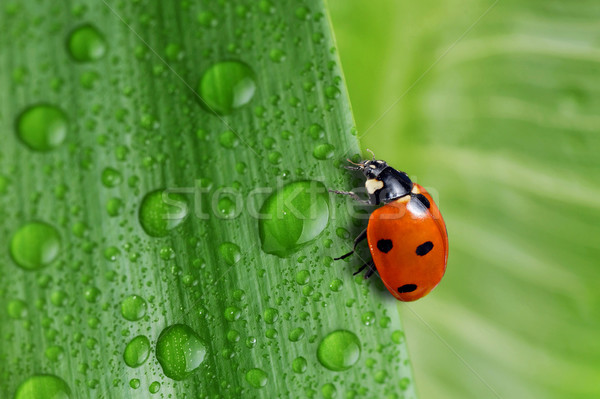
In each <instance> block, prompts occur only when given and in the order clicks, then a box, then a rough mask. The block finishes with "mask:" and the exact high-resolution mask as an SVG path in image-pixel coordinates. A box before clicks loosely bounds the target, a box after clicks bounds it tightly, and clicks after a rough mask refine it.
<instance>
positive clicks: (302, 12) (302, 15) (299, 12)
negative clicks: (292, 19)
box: [296, 6, 310, 20]
mask: <svg viewBox="0 0 600 399" xmlns="http://www.w3.org/2000/svg"><path fill="white" fill-rule="evenodd" d="M309 16H310V10H309V9H308V8H307V7H305V6H301V7H298V8H296V17H298V19H301V20H307V19H308V17H309Z"/></svg>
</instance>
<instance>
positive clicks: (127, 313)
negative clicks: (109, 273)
mask: <svg viewBox="0 0 600 399" xmlns="http://www.w3.org/2000/svg"><path fill="white" fill-rule="evenodd" d="M146 308H147V305H146V301H145V300H144V298H142V297H141V296H138V295H130V296H128V297H127V298H125V299H123V302H121V315H122V316H123V317H124V318H125V319H127V320H130V321H136V320H139V319H141V318H142V317H144V316H145V315H146Z"/></svg>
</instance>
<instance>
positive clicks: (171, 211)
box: [139, 190, 188, 237]
mask: <svg viewBox="0 0 600 399" xmlns="http://www.w3.org/2000/svg"><path fill="white" fill-rule="evenodd" d="M163 193H164V197H165V198H164V199H163ZM187 216H188V207H187V202H186V199H185V197H184V196H182V195H181V194H177V193H167V192H165V191H164V190H155V191H151V192H149V193H148V194H146V196H145V197H144V199H143V200H142V205H141V206H140V213H139V220H140V223H141V225H142V228H143V229H144V231H145V232H146V233H147V234H148V235H150V236H152V237H165V236H166V235H168V234H169V231H171V230H173V229H174V228H176V227H177V226H179V225H180V224H181V223H182V222H183V221H184V220H185V219H186V217H187Z"/></svg>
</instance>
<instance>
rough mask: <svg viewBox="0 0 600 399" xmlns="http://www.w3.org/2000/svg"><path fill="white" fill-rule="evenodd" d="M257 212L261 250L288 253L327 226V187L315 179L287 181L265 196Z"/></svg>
mask: <svg viewBox="0 0 600 399" xmlns="http://www.w3.org/2000/svg"><path fill="white" fill-rule="evenodd" d="M260 213H261V215H263V217H261V218H259V235H260V239H261V242H262V249H263V251H265V252H266V253H270V254H274V255H277V256H279V257H286V256H289V255H291V254H293V253H294V252H297V251H299V250H300V249H301V248H302V247H304V246H305V245H307V244H309V243H310V242H312V241H313V240H315V239H316V238H317V237H318V236H319V235H320V234H321V232H322V231H323V230H324V229H325V227H326V226H327V223H328V221H329V196H328V193H327V189H326V188H325V186H324V185H323V184H322V183H320V182H317V181H299V182H294V183H290V184H288V185H286V186H284V187H283V188H282V189H280V190H278V191H277V192H275V193H273V194H272V195H271V196H269V197H268V198H267V200H266V201H265V202H264V204H263V206H262V208H261V211H260Z"/></svg>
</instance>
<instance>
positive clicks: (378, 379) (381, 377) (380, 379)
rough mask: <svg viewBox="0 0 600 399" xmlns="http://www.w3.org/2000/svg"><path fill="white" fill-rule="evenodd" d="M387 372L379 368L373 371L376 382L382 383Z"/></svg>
mask: <svg viewBox="0 0 600 399" xmlns="http://www.w3.org/2000/svg"><path fill="white" fill-rule="evenodd" d="M387 376H388V373H387V371H385V370H379V371H378V372H376V373H375V382H377V383H378V384H383V383H384V382H385V380H386V379H387Z"/></svg>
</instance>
